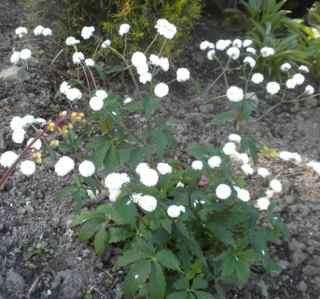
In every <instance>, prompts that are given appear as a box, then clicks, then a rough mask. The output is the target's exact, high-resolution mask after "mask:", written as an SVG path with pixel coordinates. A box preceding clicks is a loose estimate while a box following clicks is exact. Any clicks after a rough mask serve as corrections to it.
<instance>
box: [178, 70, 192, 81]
mask: <svg viewBox="0 0 320 299" xmlns="http://www.w3.org/2000/svg"><path fill="white" fill-rule="evenodd" d="M189 79H190V71H189V70H188V69H187V68H184V67H182V68H179V69H178V70H177V81H178V82H185V81H188V80H189Z"/></svg>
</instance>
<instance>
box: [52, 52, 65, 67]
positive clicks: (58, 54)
mask: <svg viewBox="0 0 320 299" xmlns="http://www.w3.org/2000/svg"><path fill="white" fill-rule="evenodd" d="M63 51H64V49H61V50H60V51H59V52H58V53H57V55H56V56H55V57H54V58H53V59H52V60H51V62H50V65H52V64H54V63H55V62H56V60H57V59H58V58H59V56H60V55H61V54H62V53H63Z"/></svg>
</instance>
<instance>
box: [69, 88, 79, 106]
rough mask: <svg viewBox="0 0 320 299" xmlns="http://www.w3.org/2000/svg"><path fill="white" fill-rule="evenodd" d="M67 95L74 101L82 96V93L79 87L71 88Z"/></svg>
mask: <svg viewBox="0 0 320 299" xmlns="http://www.w3.org/2000/svg"><path fill="white" fill-rule="evenodd" d="M66 97H67V98H68V100H69V101H71V102H73V101H75V100H79V99H81V97H82V93H81V91H80V90H79V89H78V88H75V87H74V88H70V89H68V90H67V91H66Z"/></svg>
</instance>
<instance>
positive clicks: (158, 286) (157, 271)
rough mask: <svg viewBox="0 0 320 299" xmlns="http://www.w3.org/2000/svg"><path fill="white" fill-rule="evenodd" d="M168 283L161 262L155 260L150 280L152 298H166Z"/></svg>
mask: <svg viewBox="0 0 320 299" xmlns="http://www.w3.org/2000/svg"><path fill="white" fill-rule="evenodd" d="M166 288H167V283H166V279H165V277H164V273H163V270H162V267H161V265H160V264H159V263H157V262H154V263H153V264H152V268H151V275H150V280H149V288H148V289H149V294H150V299H164V298H165V294H166Z"/></svg>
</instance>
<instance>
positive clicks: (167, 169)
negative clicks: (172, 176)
mask: <svg viewBox="0 0 320 299" xmlns="http://www.w3.org/2000/svg"><path fill="white" fill-rule="evenodd" d="M157 170H158V171H159V173H160V174H162V175H166V174H169V173H172V167H171V165H169V164H168V163H158V164H157Z"/></svg>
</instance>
